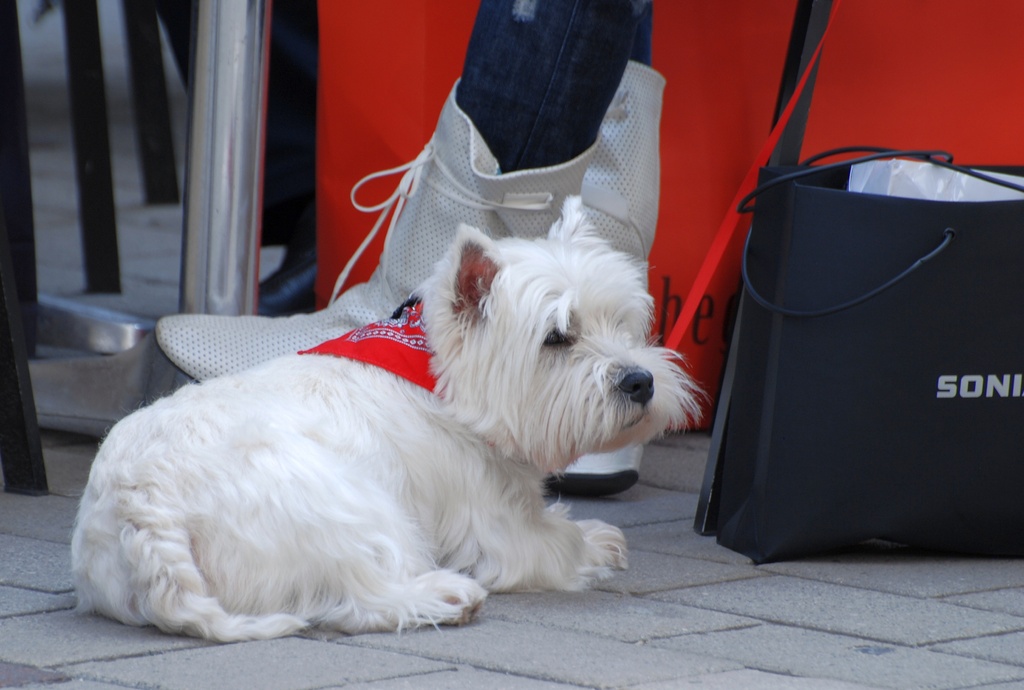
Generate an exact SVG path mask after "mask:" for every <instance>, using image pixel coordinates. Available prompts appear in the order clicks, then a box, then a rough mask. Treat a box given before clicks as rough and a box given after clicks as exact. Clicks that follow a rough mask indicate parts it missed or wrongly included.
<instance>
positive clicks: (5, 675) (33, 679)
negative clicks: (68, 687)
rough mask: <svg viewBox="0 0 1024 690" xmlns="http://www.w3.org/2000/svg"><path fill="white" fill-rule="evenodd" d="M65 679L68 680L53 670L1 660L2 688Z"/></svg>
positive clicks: (0, 681)
mask: <svg viewBox="0 0 1024 690" xmlns="http://www.w3.org/2000/svg"><path fill="white" fill-rule="evenodd" d="M63 680H66V678H65V676H63V675H61V674H59V673H54V672H53V671H47V670H45V669H41V668H36V667H34V666H25V665H23V664H8V663H4V662H3V661H0V688H13V687H23V686H25V685H27V684H28V683H56V682H60V681H63Z"/></svg>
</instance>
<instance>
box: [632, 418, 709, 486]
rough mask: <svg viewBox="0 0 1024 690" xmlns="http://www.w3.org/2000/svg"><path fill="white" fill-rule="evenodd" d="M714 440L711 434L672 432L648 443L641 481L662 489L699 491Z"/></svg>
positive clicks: (641, 467)
mask: <svg viewBox="0 0 1024 690" xmlns="http://www.w3.org/2000/svg"><path fill="white" fill-rule="evenodd" d="M710 443H711V436H710V434H708V433H706V432H691V433H686V434H669V435H668V436H665V437H664V438H662V439H659V440H657V441H653V442H651V443H649V444H647V447H646V448H645V449H644V458H643V462H642V463H641V465H640V481H641V482H642V483H644V484H646V485H648V486H654V487H658V488H660V489H670V490H672V491H685V492H688V493H693V494H695V493H697V492H699V491H700V486H701V483H702V482H703V481H704V466H705V465H706V464H707V458H708V446H709V445H710Z"/></svg>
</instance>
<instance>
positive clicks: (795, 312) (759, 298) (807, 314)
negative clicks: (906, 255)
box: [740, 228, 956, 319]
mask: <svg viewBox="0 0 1024 690" xmlns="http://www.w3.org/2000/svg"><path fill="white" fill-rule="evenodd" d="M751 235H753V233H750V234H748V235H747V240H746V242H745V243H744V245H743V262H742V265H741V268H740V273H741V274H742V276H743V286H744V287H745V288H746V289H747V294H749V295H750V298H751V299H753V300H754V301H755V302H757V304H759V305H760V306H761V307H763V308H765V309H767V310H768V311H771V312H773V313H775V314H779V315H781V316H788V317H791V318H798V319H816V318H819V317H822V316H830V315H832V314H838V313H839V312H841V311H846V310H847V309H850V308H851V307H856V306H857V305H858V304H863V303H864V302H867V301H868V300H870V299H872V298H874V297H877V296H878V295H880V294H881V293H883V292H885V291H886V290H888V289H889V288H891V287H893V286H894V285H896V284H897V283H899V282H900V281H902V280H903V279H904V278H906V277H907V276H909V275H910V274H911V273H913V272H914V271H916V270H917V269H919V268H921V266H923V265H924V264H926V263H927V262H929V261H931V260H932V259H934V258H935V257H936V256H938V255H939V254H941V253H942V252H944V251H945V250H946V248H948V247H949V245H950V243H951V242H952V241H953V240H954V239H955V238H956V230H954V229H953V228H946V229H945V230H943V232H942V241H941V242H940V243H939V245H938V246H937V247H935V249H933V250H931V251H930V252H928V253H927V254H925V255H924V256H922V257H921V258H920V259H918V260H917V261H915V262H914V263H912V264H911V265H910V266H908V267H907V268H906V269H904V270H903V271H901V272H900V273H899V274H898V275H897V276H896V277H894V278H892V279H890V280H888V281H886V282H885V283H883V284H882V285H879V286H878V287H876V288H874V289H873V290H870V291H868V292H866V293H864V294H863V295H861V296H860V297H856V298H854V299H851V300H849V301H847V302H843V303H841V304H837V305H835V306H831V307H825V308H824V309H816V310H802V309H787V308H786V307H782V306H779V305H778V304H775V303H774V302H771V301H769V300H768V299H766V298H765V297H764V296H763V295H761V293H759V292H758V291H757V290H756V289H755V288H754V285H753V284H752V283H751V281H750V274H749V273H748V272H747V256H748V255H749V254H750V237H751Z"/></svg>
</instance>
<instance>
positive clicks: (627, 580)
mask: <svg viewBox="0 0 1024 690" xmlns="http://www.w3.org/2000/svg"><path fill="white" fill-rule="evenodd" d="M627 543H628V542H627ZM759 576H760V573H758V571H757V570H755V569H754V568H749V567H743V566H735V565H728V564H723V563H713V562H711V561H704V560H700V559H697V558H687V557H685V556H671V555H667V554H661V553H654V552H652V551H637V550H635V549H631V550H630V552H629V569H628V570H625V571H621V572H616V573H615V574H614V575H613V576H612V577H611V578H609V579H607V580H601V581H600V582H596V583H595V584H594V587H595V588H596V589H601V590H604V591H608V592H623V593H630V594H647V593H650V592H659V591H663V590H666V589H678V588H680V587H693V586H695V585H702V584H708V583H711V582H726V581H729V580H742V579H745V578H750V577H759Z"/></svg>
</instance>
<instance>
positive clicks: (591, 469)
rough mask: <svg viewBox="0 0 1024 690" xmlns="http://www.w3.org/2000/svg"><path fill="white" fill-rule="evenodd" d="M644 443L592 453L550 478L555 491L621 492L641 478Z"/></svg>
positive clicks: (581, 493) (580, 493)
mask: <svg viewBox="0 0 1024 690" xmlns="http://www.w3.org/2000/svg"><path fill="white" fill-rule="evenodd" d="M643 455H644V447H643V446H626V447H625V448H621V449H619V450H615V451H612V452H610V453H591V454H590V455H584V456H583V457H581V458H580V459H579V460H577V461H576V462H574V463H573V464H571V465H569V467H568V468H567V469H566V470H565V472H564V473H562V474H558V475H554V476H551V477H549V478H548V481H547V485H548V491H549V492H550V493H552V494H556V495H557V494H570V495H573V496H590V497H596V496H609V495H611V494H617V493H622V492H623V491H625V490H626V489H628V488H629V487H631V486H633V485H634V484H636V483H637V480H639V479H640V460H641V459H642V458H643Z"/></svg>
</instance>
